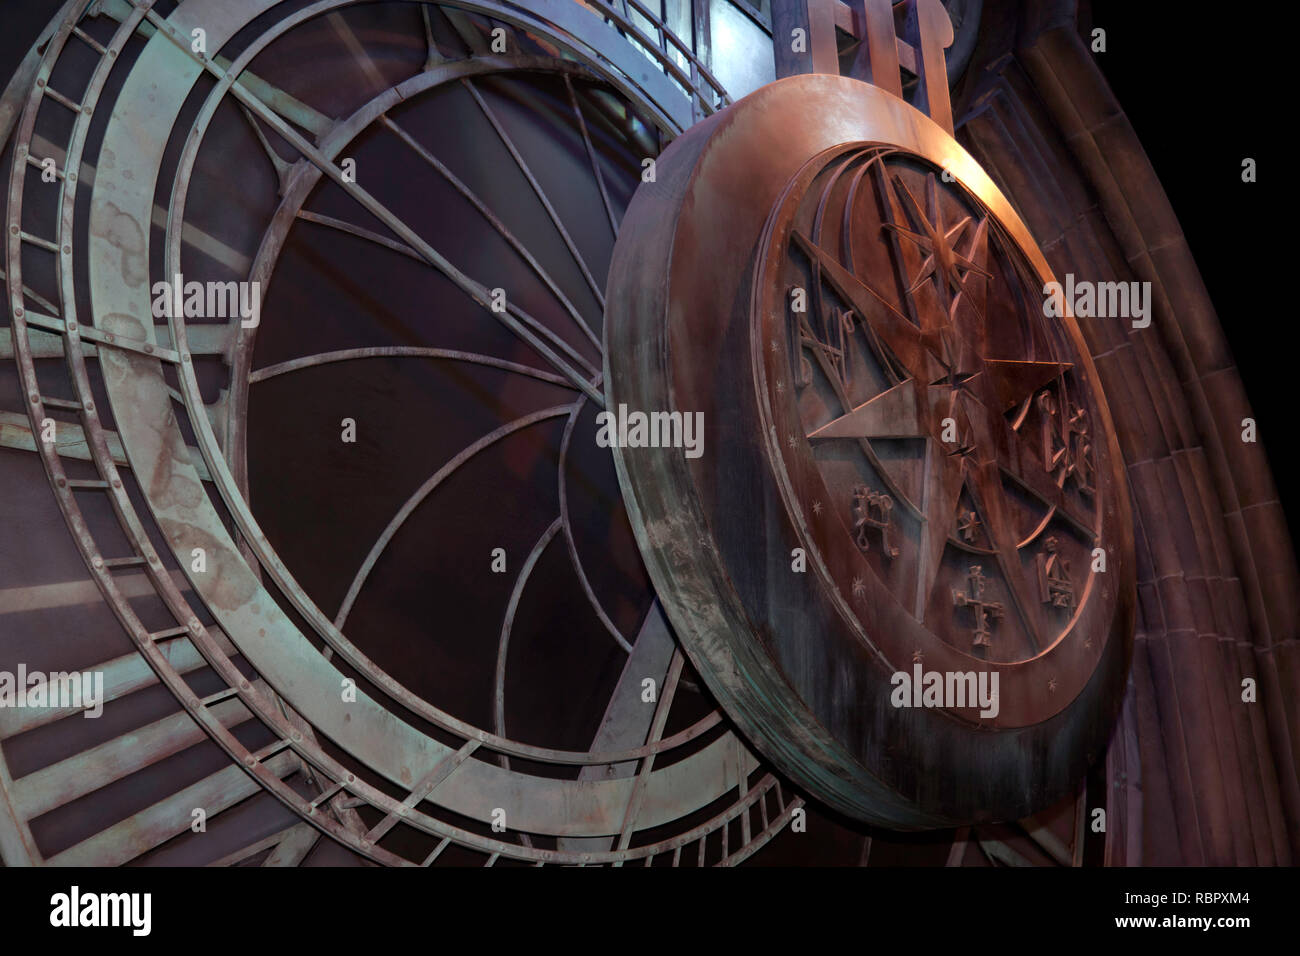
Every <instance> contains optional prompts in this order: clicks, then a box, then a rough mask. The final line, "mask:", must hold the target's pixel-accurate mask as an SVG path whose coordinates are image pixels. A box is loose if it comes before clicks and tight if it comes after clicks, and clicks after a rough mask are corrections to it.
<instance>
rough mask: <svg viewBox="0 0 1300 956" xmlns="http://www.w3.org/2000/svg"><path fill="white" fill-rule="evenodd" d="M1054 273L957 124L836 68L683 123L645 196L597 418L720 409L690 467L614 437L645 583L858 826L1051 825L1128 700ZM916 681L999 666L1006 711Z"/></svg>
mask: <svg viewBox="0 0 1300 956" xmlns="http://www.w3.org/2000/svg"><path fill="white" fill-rule="evenodd" d="M737 170H743V172H744V175H737ZM949 177H951V179H952V182H948V181H947V180H948V178H949ZM891 273H892V274H891ZM1051 281H1052V276H1051V273H1050V270H1049V269H1048V267H1047V265H1046V262H1045V260H1044V259H1043V257H1042V255H1041V253H1040V252H1039V251H1038V249H1037V247H1036V245H1035V244H1034V242H1033V240H1032V237H1031V236H1030V235H1029V233H1028V230H1027V229H1026V228H1025V226H1024V224H1023V223H1022V222H1021V221H1020V219H1019V217H1018V216H1017V215H1016V214H1015V212H1014V211H1013V210H1012V209H1011V207H1010V206H1009V204H1008V203H1007V202H1006V200H1005V199H1004V198H1003V197H1002V195H1001V194H1000V192H999V191H998V190H997V188H996V187H995V186H994V184H993V183H992V182H991V181H990V180H989V179H988V177H987V176H986V175H985V174H984V173H983V172H982V170H980V168H979V167H978V165H977V164H976V163H975V162H974V160H973V159H972V158H971V157H970V156H969V155H968V154H966V153H965V152H964V151H963V150H962V149H961V147H960V146H959V145H958V144H957V143H956V142H955V141H954V140H952V138H951V137H950V136H948V135H947V134H946V133H944V132H943V131H942V130H941V129H940V128H939V127H938V126H936V125H935V124H933V123H932V122H930V121H929V120H928V119H927V118H926V117H924V116H923V115H921V114H920V113H918V112H917V111H915V110H913V109H912V108H911V107H909V106H907V105H906V104H905V103H903V102H902V101H900V100H898V99H897V98H895V97H892V96H890V95H889V94H886V93H884V92H883V91H880V90H878V89H876V88H874V87H871V86H869V85H867V84H863V83H859V82H856V81H853V80H848V79H844V78H840V77H830V76H800V77H792V78H790V79H787V80H783V81H779V82H778V83H775V84H772V85H771V86H769V87H766V88H764V89H763V90H760V91H758V92H756V93H754V94H752V95H751V96H750V97H747V98H746V99H745V100H742V101H741V102H740V103H738V104H736V105H735V106H734V107H733V108H732V109H730V110H728V111H727V112H726V113H725V114H723V115H721V116H718V117H714V118H711V119H710V120H708V121H706V122H705V123H702V124H700V125H699V126H698V127H696V128H695V129H692V130H691V131H689V132H688V133H687V134H686V135H685V136H684V137H682V139H681V140H679V141H678V142H677V143H675V144H674V145H673V147H672V148H670V149H669V150H668V151H667V152H666V153H665V155H664V156H663V157H662V159H661V160H660V163H659V175H658V182H657V183H656V184H654V185H653V186H648V187H643V188H642V190H641V191H640V192H639V193H638V196H637V198H636V199H635V200H634V201H633V204H632V207H631V208H630V210H629V213H628V218H627V221H626V223H625V228H624V231H623V233H622V235H621V237H620V240H619V245H618V248H617V250H616V254H615V260H614V264H613V266H612V268H611V279H610V286H609V302H610V305H609V312H610V317H609V320H608V322H607V325H606V336H607V348H606V363H607V370H606V378H605V381H606V391H607V396H608V404H609V407H614V406H615V405H616V404H626V405H627V406H628V407H629V408H632V409H643V410H646V411H660V410H665V411H667V410H671V411H681V412H683V413H690V412H701V413H703V421H704V422H705V425H706V436H707V437H706V441H705V450H704V454H703V455H702V456H701V457H699V458H697V459H687V458H686V457H685V456H683V455H682V454H681V453H680V451H676V452H674V450H672V449H657V448H627V447H624V448H619V449H617V452H616V456H617V461H618V466H619V477H620V480H621V481H622V482H623V487H624V491H625V497H626V498H627V501H628V506H629V512H630V513H631V514H632V516H633V525H634V528H636V530H637V531H638V535H639V541H640V543H641V546H642V550H643V553H644V554H645V555H646V558H647V565H648V567H649V568H650V571H651V576H652V577H653V578H654V580H655V583H656V586H657V590H658V592H659V593H660V594H661V595H663V598H664V601H665V605H666V609H667V611H668V614H669V616H670V618H671V620H672V621H673V623H674V625H675V627H676V630H677V632H678V634H679V637H680V638H681V640H682V641H683V644H684V646H685V647H686V648H687V650H688V652H689V653H690V655H691V657H692V660H693V661H694V662H695V663H696V665H697V668H698V669H699V670H700V672H701V674H702V675H703V677H704V679H705V680H706V682H707V683H708V684H709V686H710V689H711V690H712V691H713V693H714V695H715V696H716V697H717V698H718V699H719V701H720V702H721V703H722V704H723V706H724V707H725V708H726V709H727V710H728V712H729V713H730V714H731V716H732V717H733V718H734V719H735V720H736V721H737V722H738V724H739V725H740V726H741V728H742V729H743V730H744V731H745V732H746V734H747V735H748V736H749V737H750V739H751V741H752V742H753V743H754V744H755V746H756V748H757V749H758V750H759V751H760V752H761V753H763V754H764V755H765V756H767V757H768V758H769V759H771V760H772V761H773V762H774V763H776V765H777V766H778V767H780V768H781V769H782V770H784V771H785V772H786V773H789V774H790V775H791V776H792V777H794V778H795V779H796V780H797V781H798V782H799V783H801V784H802V785H804V786H805V787H807V788H808V789H809V790H810V791H811V792H812V793H813V794H814V795H816V796H818V797H820V798H821V799H823V800H825V801H826V802H828V803H829V804H831V805H832V806H834V807H835V808H836V809H839V810H841V811H842V812H846V813H848V814H850V815H853V816H856V817H858V818H860V819H864V820H867V821H870V822H874V823H879V824H883V825H886V826H893V827H898V828H919V827H933V826H942V825H946V824H951V823H953V822H970V821H976V820H983V819H1005V818H1009V817H1012V816H1021V815H1024V814H1026V813H1029V812H1032V811H1034V810H1036V809H1040V808H1041V807H1043V806H1045V805H1046V804H1047V803H1049V802H1050V801H1051V800H1052V799H1054V798H1055V797H1057V796H1059V795H1061V794H1063V793H1064V792H1065V791H1066V790H1068V789H1069V788H1070V787H1071V786H1072V785H1073V783H1074V782H1075V781H1077V779H1078V778H1079V776H1081V775H1082V773H1083V772H1084V770H1085V769H1086V766H1087V764H1088V763H1089V762H1090V761H1091V760H1092V759H1094V758H1095V756H1096V755H1097V754H1098V753H1100V752H1101V750H1102V748H1103V746H1104V743H1105V739H1106V735H1107V733H1108V731H1109V727H1110V723H1111V721H1112V719H1113V716H1114V714H1115V712H1116V710H1117V708H1118V703H1119V700H1120V697H1121V696H1122V695H1121V691H1122V686H1123V680H1124V674H1125V670H1126V666H1127V659H1128V652H1129V642H1130V640H1131V632H1132V613H1133V600H1134V578H1133V558H1132V531H1131V521H1130V516H1129V507H1128V502H1127V498H1126V491H1125V486H1124V483H1123V478H1122V473H1121V471H1120V469H1119V462H1120V457H1119V454H1118V449H1117V447H1116V444H1115V439H1114V430H1113V427H1112V425H1111V422H1110V415H1109V411H1108V409H1107V408H1106V405H1105V401H1104V398H1103V397H1102V395H1101V392H1100V389H1099V387H1098V385H1097V378H1096V372H1095V369H1094V368H1093V366H1092V363H1091V360H1090V358H1089V354H1088V351H1087V348H1086V346H1085V344H1084V342H1083V339H1082V337H1081V335H1080V333H1079V331H1078V328H1077V326H1076V325H1075V323H1074V321H1073V319H1072V318H1071V317H1069V316H1068V315H1066V316H1063V317H1060V318H1049V317H1048V316H1047V315H1046V314H1045V310H1044V308H1043V298H1042V295H1041V293H1042V290H1043V289H1044V288H1045V287H1046V285H1047V283H1049V282H1051ZM800 293H802V295H800ZM1071 422H1073V426H1071V425H1070V423H1071ZM1094 548H1100V549H1101V550H1100V552H1095V551H1094V550H1093V549H1094ZM1098 553H1100V554H1101V555H1104V557H1105V568H1106V570H1105V571H1104V572H1103V571H1094V570H1093V567H1094V560H1093V559H1094V555H1095V554H1098ZM925 672H938V673H939V674H941V675H944V676H946V675H949V674H974V675H976V676H978V675H985V677H984V679H985V680H986V681H987V682H988V684H990V685H991V684H992V683H993V682H992V676H993V675H994V674H996V675H997V678H998V683H997V684H996V685H994V686H996V687H997V688H998V690H997V697H998V706H997V707H996V708H995V710H996V713H995V714H987V713H986V714H985V715H981V713H980V710H981V708H973V707H970V706H966V707H961V706H958V705H956V703H954V702H952V701H947V702H946V703H948V704H949V706H944V705H943V704H944V703H945V702H943V701H941V702H939V705H938V706H932V707H929V706H923V707H913V706H902V707H900V706H897V705H896V699H895V700H891V691H892V690H893V689H894V688H895V687H896V686H897V680H896V675H898V674H899V673H907V674H909V676H911V675H915V674H917V673H925Z"/></svg>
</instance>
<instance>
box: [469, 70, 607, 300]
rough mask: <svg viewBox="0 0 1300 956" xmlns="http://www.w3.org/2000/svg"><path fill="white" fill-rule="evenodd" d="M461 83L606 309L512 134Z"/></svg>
mask: <svg viewBox="0 0 1300 956" xmlns="http://www.w3.org/2000/svg"><path fill="white" fill-rule="evenodd" d="M461 83H462V84H463V85H464V86H465V89H467V90H469V92H470V95H471V96H473V97H474V102H476V103H477V104H478V107H479V109H480V110H482V111H483V115H484V116H486V117H487V121H488V122H489V123H491V124H492V128H493V129H494V130H496V133H497V136H498V137H499V138H500V139H501V142H502V144H504V145H505V148H506V149H507V150H508V151H509V152H510V156H511V158H513V159H514V161H515V165H516V166H518V167H519V171H520V172H521V173H523V176H524V178H525V179H526V180H528V185H529V186H531V187H532V188H533V192H534V193H536V194H537V198H538V199H539V200H541V203H542V207H543V208H544V209H545V210H546V215H548V216H549V217H550V219H551V223H552V224H553V225H554V226H555V231H556V232H558V233H559V234H560V238H561V239H562V240H563V241H564V246H565V248H566V249H568V250H569V255H571V256H573V261H574V263H575V264H576V265H577V267H578V270H579V271H580V272H581V273H582V277H583V278H584V279H586V280H587V285H588V286H590V287H591V294H592V295H594V296H595V297H596V301H597V302H598V303H600V307H601V308H602V309H604V308H605V290H604V289H602V288H601V286H600V283H598V282H597V281H596V279H595V277H593V276H592V274H591V270H590V269H588V268H587V263H586V260H585V259H583V257H582V253H580V252H579V251H578V247H577V246H576V245H574V243H573V239H572V238H570V236H569V231H568V230H567V229H565V228H564V223H562V222H560V216H559V214H558V213H557V212H556V211H555V207H554V206H552V205H551V201H550V200H549V199H547V198H546V191H545V190H544V189H542V186H541V183H539V182H538V181H537V177H536V176H534V175H533V171H532V170H531V169H529V167H528V164H527V163H526V162H524V157H523V156H522V155H520V153H519V150H518V149H517V148H516V147H515V144H514V141H513V140H511V138H510V134H509V133H507V132H506V130H505V127H504V126H502V125H501V122H500V120H498V119H497V116H496V113H494V112H493V111H492V107H490V106H488V104H487V101H486V100H485V99H483V96H482V94H481V93H479V91H478V90H477V89H476V88H475V87H474V84H473V83H471V82H470V81H469V80H468V79H462V80H461Z"/></svg>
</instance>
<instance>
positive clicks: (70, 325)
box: [68, 322, 77, 332]
mask: <svg viewBox="0 0 1300 956" xmlns="http://www.w3.org/2000/svg"><path fill="white" fill-rule="evenodd" d="M68 331H69V332H75V331H77V323H76V322H69V323H68Z"/></svg>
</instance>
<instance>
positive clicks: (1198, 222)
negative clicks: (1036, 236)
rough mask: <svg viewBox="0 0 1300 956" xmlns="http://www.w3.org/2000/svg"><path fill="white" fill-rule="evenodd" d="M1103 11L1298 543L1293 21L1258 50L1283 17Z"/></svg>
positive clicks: (1126, 5) (1109, 55) (1138, 7)
mask: <svg viewBox="0 0 1300 956" xmlns="http://www.w3.org/2000/svg"><path fill="white" fill-rule="evenodd" d="M1090 6H1091V8H1092V10H1091V13H1092V20H1093V25H1094V26H1098V27H1102V28H1103V29H1105V30H1106V46H1107V49H1106V52H1105V53H1097V54H1094V58H1095V59H1096V62H1097V65H1098V66H1099V67H1100V68H1101V70H1102V72H1103V73H1104V74H1105V76H1106V79H1107V81H1108V82H1109V83H1110V86H1111V89H1112V90H1113V91H1114V92H1115V96H1116V98H1117V99H1118V100H1119V102H1120V104H1121V105H1122V106H1123V107H1124V110H1125V112H1126V113H1127V114H1128V117H1129V120H1130V122H1132V124H1133V128H1134V129H1135V130H1137V134H1138V138H1139V139H1140V140H1141V142H1142V145H1143V146H1144V147H1145V149H1146V152H1147V156H1148V157H1149V158H1150V160H1151V164H1152V165H1153V166H1154V167H1155V170H1156V174H1157V175H1158V176H1159V177H1160V181H1161V183H1163V184H1164V187H1165V191H1166V192H1167V193H1168V195H1169V201H1170V203H1171V204H1172V205H1173V207H1174V211H1175V212H1176V213H1177V215H1178V220H1179V222H1180V223H1181V224H1182V227H1183V234H1184V235H1185V236H1186V237H1187V242H1188V244H1189V245H1190V246H1191V249H1192V254H1193V255H1194V256H1195V257H1196V263H1197V265H1198V266H1199V267H1200V270H1201V276H1202V278H1203V279H1204V280H1205V284H1206V287H1207V288H1208V289H1209V291H1210V298H1211V299H1212V300H1213V302H1214V306H1215V308H1216V310H1217V311H1218V315H1219V321H1220V322H1221V323H1222V325H1223V330H1224V333H1225V334H1226V335H1227V337H1228V343H1229V345H1230V347H1231V348H1232V352H1233V355H1234V356H1235V357H1236V360H1237V365H1238V367H1239V369H1240V371H1241V377H1242V380H1243V381H1244V382H1245V385H1246V392H1247V394H1248V395H1249V397H1250V403H1251V408H1252V410H1253V412H1254V415H1255V419H1256V421H1257V422H1258V423H1259V437H1260V441H1261V442H1262V443H1263V444H1264V447H1265V449H1266V451H1267V452H1268V456H1269V461H1270V462H1271V464H1272V466H1273V477H1274V480H1275V481H1276V482H1277V484H1278V486H1279V489H1278V490H1279V494H1280V495H1281V499H1282V504H1283V506H1284V507H1285V509H1286V512H1287V519H1288V523H1289V525H1290V528H1291V537H1292V540H1293V541H1294V540H1297V531H1300V495H1298V494H1297V491H1296V488H1295V485H1294V483H1292V482H1290V481H1289V474H1288V471H1287V467H1286V466H1287V464H1288V463H1289V459H1290V455H1291V449H1290V448H1289V441H1288V439H1291V438H1292V434H1293V428H1294V425H1293V423H1292V415H1293V414H1294V399H1293V395H1294V394H1295V383H1294V381H1293V380H1292V377H1293V376H1295V375H1296V374H1297V358H1298V357H1300V355H1298V348H1297V346H1300V337H1298V336H1297V333H1296V325H1295V323H1296V318H1295V315H1294V311H1295V310H1294V308H1292V307H1288V305H1287V300H1286V299H1285V298H1284V289H1285V288H1286V275H1287V271H1286V270H1287V268H1288V267H1286V266H1283V264H1282V263H1281V262H1280V256H1279V254H1278V247H1279V246H1280V245H1281V244H1283V243H1287V242H1289V241H1290V240H1289V239H1287V238H1286V235H1287V219H1289V218H1290V214H1289V211H1288V209H1287V208H1286V206H1285V205H1284V203H1285V202H1286V198H1285V194H1284V192H1283V182H1284V180H1283V175H1284V173H1283V170H1282V169H1281V168H1280V165H1279V156H1280V153H1279V152H1278V150H1277V149H1276V147H1277V145H1278V144H1279V142H1280V140H1279V137H1280V134H1281V131H1282V130H1284V129H1285V128H1286V127H1288V126H1291V125H1293V124H1294V122H1295V121H1294V119H1293V118H1292V111H1291V110H1290V109H1287V107H1288V106H1290V105H1291V102H1290V100H1291V97H1290V95H1289V94H1290V91H1291V89H1292V88H1293V84H1294V78H1293V77H1286V78H1285V79H1284V78H1283V76H1282V72H1283V68H1284V66H1285V65H1286V60H1285V59H1283V57H1284V54H1283V52H1282V43H1281V39H1282V35H1283V31H1284V28H1285V25H1284V24H1283V23H1280V22H1279V23H1277V24H1276V25H1275V27H1274V28H1273V29H1276V31H1277V32H1276V33H1275V34H1274V35H1275V36H1276V37H1277V38H1278V42H1277V43H1276V44H1275V50H1274V51H1270V50H1269V49H1268V47H1267V45H1266V43H1267V39H1268V37H1267V35H1266V36H1265V43H1260V42H1258V34H1259V32H1260V31H1261V30H1264V31H1265V32H1266V33H1267V31H1268V30H1269V29H1270V27H1269V26H1268V23H1269V18H1268V17H1267V16H1266V15H1265V13H1264V10H1263V8H1257V7H1256V6H1255V5H1250V6H1248V7H1243V8H1242V12H1243V13H1245V12H1246V11H1247V10H1249V11H1252V13H1251V17H1252V20H1253V22H1248V20H1247V19H1246V18H1245V17H1244V16H1234V17H1225V16H1224V15H1223V12H1222V11H1223V9H1224V8H1223V7H1217V12H1214V11H1215V9H1216V8H1214V7H1213V6H1212V5H1204V6H1201V5H1196V4H1188V5H1182V4H1168V3H1153V2H1135V0H1092V2H1091V4H1090ZM1264 6H1265V7H1267V6H1268V5H1267V4H1266V5H1264ZM1273 6H1274V7H1275V8H1276V9H1278V10H1282V9H1285V7H1283V5H1281V4H1275V5H1273ZM1256 18H1257V19H1256ZM1292 135H1293V136H1294V134H1292ZM1246 157H1252V158H1254V159H1255V161H1256V164H1257V169H1256V175H1257V177H1258V181H1257V182H1255V183H1243V182H1242V181H1241V162H1242V160H1243V159H1244V158H1246ZM1291 268H1294V267H1291Z"/></svg>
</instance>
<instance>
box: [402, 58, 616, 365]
mask: <svg viewBox="0 0 1300 956" xmlns="http://www.w3.org/2000/svg"><path fill="white" fill-rule="evenodd" d="M564 79H565V82H568V79H569V77H568V74H565V77H564ZM379 121H380V122H381V123H383V124H384V125H385V126H387V127H388V129H390V130H391V131H392V132H393V133H394V134H396V136H397V137H398V139H400V140H401V141H402V142H403V143H405V144H406V145H407V146H409V147H410V148H411V149H412V151H414V152H415V153H416V155H418V156H419V157H420V158H421V159H423V160H424V161H425V162H426V163H428V164H429V165H430V166H432V167H433V168H434V169H435V170H437V172H438V173H439V175H441V176H442V177H443V178H444V179H446V180H447V182H449V183H450V184H451V185H452V187H454V188H455V190H456V191H457V192H458V193H460V194H461V195H462V196H464V197H465V199H466V200H467V201H468V202H469V203H470V204H471V205H472V206H473V207H474V208H475V209H477V210H478V212H479V214H480V215H482V216H483V218H484V219H486V220H487V221H488V222H489V223H490V224H491V226H492V228H493V229H495V230H496V231H497V233H498V234H499V235H500V236H501V238H502V239H504V240H505V241H506V242H508V243H509V244H510V247H511V248H512V249H514V250H515V252H517V253H518V254H519V256H520V257H521V258H522V259H523V260H524V261H525V262H526V263H528V266H529V268H531V269H532V270H533V272H534V273H536V275H537V277H538V278H539V279H541V280H542V282H543V283H545V285H546V288H548V289H550V290H551V294H552V295H554V296H555V298H556V299H557V300H559V302H560V304H561V305H562V306H564V310H565V311H566V312H568V313H569V316H570V317H571V318H572V319H573V321H574V322H575V323H577V325H578V328H579V329H581V331H582V333H583V334H584V335H585V336H586V337H587V339H588V340H589V341H590V342H591V344H592V345H594V346H596V348H597V349H599V348H600V339H599V338H598V337H597V335H596V333H595V332H593V331H592V329H591V326H590V325H588V324H587V321H586V319H584V318H583V317H582V315H581V314H580V313H579V312H578V310H577V308H576V307H575V306H574V304H573V303H572V302H570V301H569V298H568V296H566V295H565V294H564V293H563V292H562V291H560V287H559V286H558V285H556V284H555V280H553V279H552V278H551V276H550V274H549V273H548V272H547V271H546V270H545V269H543V268H542V265H541V263H539V262H538V261H537V257H536V256H534V255H533V254H532V253H531V252H529V251H528V249H527V248H526V247H525V246H524V244H523V243H522V242H520V241H519V239H518V238H516V236H515V234H514V233H512V232H511V231H510V230H509V229H508V228H506V224H505V223H504V222H502V221H501V219H500V218H499V217H498V216H497V215H496V214H495V213H494V212H492V210H491V209H489V208H488V207H487V205H486V204H485V203H484V202H483V200H481V199H480V198H479V197H478V194H477V193H475V192H474V191H473V190H472V189H470V188H469V187H468V186H466V185H465V184H464V183H463V182H461V180H460V179H459V177H457V176H456V174H455V173H453V172H452V171H451V170H450V169H448V168H447V166H446V165H445V164H444V163H443V162H442V161H441V160H439V159H438V157H437V156H434V155H433V153H431V152H430V151H429V150H428V149H426V148H425V147H424V146H423V145H422V144H421V143H419V142H417V141H416V140H415V139H414V138H413V137H412V136H411V135H410V134H409V133H407V132H406V131H405V130H404V129H402V128H401V127H400V126H398V125H397V124H396V123H395V122H394V121H393V120H392V119H391V118H389V116H388V115H387V114H385V115H383V116H381V117H380V118H379ZM601 189H602V192H603V191H604V187H603V185H602V187H601Z"/></svg>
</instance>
